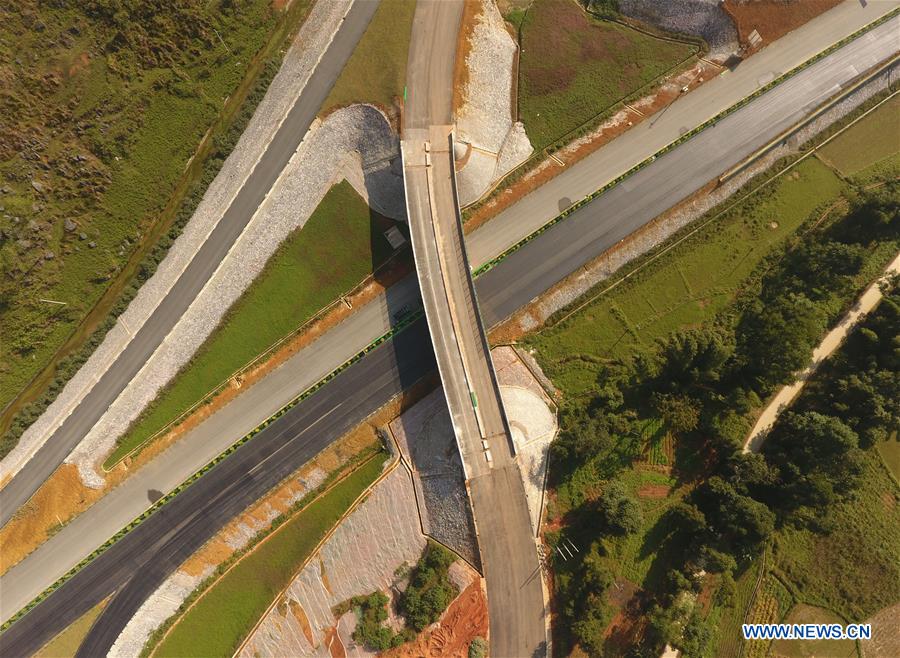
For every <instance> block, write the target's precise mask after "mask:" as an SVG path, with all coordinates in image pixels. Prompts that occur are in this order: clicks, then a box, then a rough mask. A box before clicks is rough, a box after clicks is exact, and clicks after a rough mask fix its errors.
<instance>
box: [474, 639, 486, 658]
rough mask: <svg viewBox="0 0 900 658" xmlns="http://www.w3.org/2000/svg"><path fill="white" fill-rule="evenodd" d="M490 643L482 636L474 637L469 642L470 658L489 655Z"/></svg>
mask: <svg viewBox="0 0 900 658" xmlns="http://www.w3.org/2000/svg"><path fill="white" fill-rule="evenodd" d="M487 650H488V643H487V640H485V639H484V638H483V637H481V636H476V637H474V638H472V641H471V642H470V643H469V658H485V656H487Z"/></svg>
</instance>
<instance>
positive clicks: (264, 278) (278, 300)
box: [104, 181, 396, 470]
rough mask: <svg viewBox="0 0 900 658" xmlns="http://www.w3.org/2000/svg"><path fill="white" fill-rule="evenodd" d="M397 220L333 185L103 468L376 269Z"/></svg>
mask: <svg viewBox="0 0 900 658" xmlns="http://www.w3.org/2000/svg"><path fill="white" fill-rule="evenodd" d="M395 224H396V223H395V222H393V221H392V220H389V219H387V218H384V217H381V216H380V215H378V214H377V213H375V212H374V211H371V210H370V209H369V207H368V205H367V204H366V202H365V201H364V200H363V199H362V198H361V197H360V196H359V195H358V194H357V193H356V191H355V190H354V189H353V187H352V186H351V185H350V183H348V182H346V181H342V182H341V183H338V184H337V185H335V186H334V187H332V188H331V189H330V190H329V191H328V192H327V193H326V194H325V196H324V198H323V199H322V201H321V203H320V204H319V206H318V207H317V208H316V210H315V211H314V212H313V213H312V215H311V216H310V218H309V220H308V221H307V222H306V223H305V224H304V225H303V226H301V227H299V228H297V229H295V230H294V231H293V232H292V233H291V234H290V235H289V236H288V237H287V238H286V239H285V241H284V242H282V244H281V245H280V246H279V247H278V249H277V250H276V252H275V253H274V254H273V255H272V257H271V258H270V259H269V262H268V263H267V264H266V266H265V269H264V270H263V272H262V273H261V274H260V275H259V276H258V277H257V278H256V279H255V280H254V281H253V283H252V284H251V285H250V287H249V288H248V289H247V290H246V291H245V292H244V293H243V294H242V295H241V297H240V298H239V299H238V300H237V301H236V302H235V303H234V304H233V306H232V307H231V309H230V310H229V311H228V313H227V314H226V315H225V317H224V318H223V319H222V321H221V322H220V323H219V326H218V327H217V328H216V329H215V330H214V331H213V333H212V334H210V336H209V338H207V339H206V341H205V342H204V343H203V345H202V346H201V347H200V348H199V349H198V350H197V353H196V354H195V355H194V356H193V357H192V358H191V360H190V361H189V362H188V363H187V364H186V365H185V366H184V367H183V368H182V369H181V370H180V371H179V372H178V374H177V375H175V377H174V378H173V379H172V380H171V381H170V383H169V384H168V385H167V386H166V387H165V388H164V389H163V390H162V391H160V393H159V394H158V395H157V396H156V399H155V400H154V401H153V402H152V403H151V404H150V405H149V406H148V408H147V409H145V410H144V411H143V413H142V414H141V415H140V416H139V417H138V419H137V420H136V421H135V422H134V423H133V424H132V426H131V427H130V428H129V429H128V431H127V432H126V433H125V434H124V435H123V436H122V437H121V438H120V439H119V441H118V442H117V445H116V448H115V449H114V450H113V452H112V453H111V454H110V455H109V457H107V459H106V461H105V462H104V468H105V469H107V470H108V469H110V468H112V467H113V466H114V465H115V464H117V463H118V462H119V461H121V460H122V459H124V458H125V457H126V456H128V455H131V454H133V453H134V451H135V450H137V449H139V448H141V447H143V446H145V445H147V443H148V442H149V441H151V440H152V439H154V438H156V437H158V436H160V435H161V433H162V432H164V431H165V430H166V429H167V428H170V427H172V426H173V424H174V423H175V422H177V421H178V420H179V419H182V418H184V417H185V414H186V413H187V412H189V411H191V410H193V409H196V408H197V407H198V406H199V405H200V404H202V402H203V401H204V400H209V399H210V397H211V396H212V395H213V394H215V393H216V392H218V391H220V390H221V389H222V388H224V387H225V386H227V385H228V383H229V382H230V381H232V378H233V377H234V376H235V373H238V372H240V371H244V370H245V367H246V366H247V365H248V364H253V363H257V359H258V357H259V355H260V354H262V353H265V352H267V350H268V349H269V348H270V347H271V346H272V345H273V344H277V343H279V342H280V341H282V340H284V339H285V337H289V336H292V335H294V334H296V332H297V331H298V328H302V327H303V326H306V325H307V324H308V322H309V321H310V320H311V319H312V318H315V317H318V316H320V314H321V312H322V311H323V310H324V309H326V308H329V307H330V306H331V305H333V304H335V303H337V302H339V300H340V299H341V297H342V296H343V295H344V294H346V293H348V292H349V291H351V290H353V289H354V288H356V287H358V286H359V285H360V282H362V281H365V280H366V279H367V278H368V277H371V276H372V274H373V272H375V271H376V270H377V269H378V268H379V267H380V266H381V265H382V264H383V263H384V262H385V261H386V260H387V258H388V257H389V256H390V255H391V247H390V245H389V243H388V242H387V239H386V238H385V237H384V235H383V232H384V230H385V229H387V228H388V227H389V226H394V225H395Z"/></svg>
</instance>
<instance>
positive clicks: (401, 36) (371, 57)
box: [322, 0, 416, 115]
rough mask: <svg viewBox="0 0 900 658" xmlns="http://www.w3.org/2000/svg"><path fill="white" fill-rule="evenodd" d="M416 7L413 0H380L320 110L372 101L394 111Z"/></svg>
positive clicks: (402, 81)
mask: <svg viewBox="0 0 900 658" xmlns="http://www.w3.org/2000/svg"><path fill="white" fill-rule="evenodd" d="M415 10H416V2H415V0H384V2H382V3H381V5H380V6H379V7H378V9H376V10H375V15H374V16H373V17H372V21H371V22H370V23H369V27H368V28H366V32H365V34H363V37H362V39H360V41H359V44H358V45H357V46H356V50H354V51H353V54H352V55H351V56H350V61H348V62H347V65H346V66H345V67H344V69H343V70H342V71H341V74H340V76H339V77H338V79H337V82H335V85H334V88H333V89H332V90H331V93H330V94H329V95H328V98H327V99H326V100H325V103H323V105H322V111H323V112H326V113H327V112H328V111H330V110H332V109H336V108H338V107H343V106H345V105H350V104H352V103H372V104H374V105H376V106H378V107H380V108H381V109H382V110H384V111H385V112H387V113H388V114H394V115H395V114H396V110H397V101H398V100H399V99H401V98H402V97H403V88H404V84H405V82H406V62H407V55H408V52H409V40H410V37H411V35H412V22H413V14H414V13H415Z"/></svg>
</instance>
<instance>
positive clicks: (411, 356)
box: [0, 320, 434, 657]
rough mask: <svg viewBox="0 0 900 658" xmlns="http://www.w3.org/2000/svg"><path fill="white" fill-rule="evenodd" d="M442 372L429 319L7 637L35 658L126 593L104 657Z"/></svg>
mask: <svg viewBox="0 0 900 658" xmlns="http://www.w3.org/2000/svg"><path fill="white" fill-rule="evenodd" d="M433 369H434V360H433V358H432V352H431V341H430V339H429V337H428V331H427V328H426V326H425V322H424V320H421V321H419V322H417V323H415V324H414V325H412V326H411V327H409V328H408V329H406V330H405V331H403V332H401V333H400V334H399V335H398V336H397V337H396V338H395V339H394V340H393V341H389V342H387V343H385V344H384V345H382V346H380V347H379V348H378V349H376V350H374V351H373V352H371V353H370V354H369V355H368V356H367V357H366V358H364V359H362V360H361V361H359V362H357V363H356V364H355V365H353V366H351V367H350V368H348V369H347V370H345V371H344V372H343V373H342V374H340V375H339V376H337V377H336V378H335V379H334V380H332V381H331V382H330V383H329V384H328V385H327V386H325V387H323V388H322V389H320V390H319V391H317V392H316V393H315V394H313V395H312V396H310V397H309V398H308V399H306V400H304V401H303V402H302V403H301V404H298V405H297V406H296V407H294V408H293V409H291V410H290V411H289V412H288V413H286V414H285V415H284V416H282V417H281V418H280V419H278V421H276V422H275V423H273V424H272V425H270V426H269V427H268V428H266V430H265V431H264V432H262V433H260V434H259V435H257V436H256V437H255V438H254V439H253V440H252V441H250V442H248V443H246V444H244V445H243V446H242V447H241V448H240V449H239V450H237V451H235V452H234V453H233V454H232V455H230V456H229V457H228V458H227V459H225V460H223V461H222V462H221V463H220V464H219V465H217V466H216V467H215V468H214V469H212V470H211V471H210V472H209V473H208V474H206V475H205V476H203V477H202V478H200V479H199V480H198V481H197V482H196V483H194V484H193V485H192V486H190V487H189V488H188V489H187V490H185V491H184V492H182V493H181V494H179V495H178V496H176V497H175V498H174V499H173V500H172V501H171V502H170V503H169V504H167V505H165V506H164V507H162V508H161V509H160V510H159V511H157V512H156V513H154V514H153V515H152V516H150V518H149V519H147V520H146V521H145V522H144V523H142V524H141V525H139V526H138V527H137V528H135V529H134V530H133V531H132V532H131V533H129V534H128V535H126V536H125V537H124V538H123V539H122V540H120V541H119V542H118V543H116V544H115V545H113V546H112V547H111V548H110V549H109V550H108V551H106V552H105V553H103V554H102V555H101V556H100V557H99V558H97V559H96V560H95V561H94V562H92V563H91V564H90V565H88V566H87V567H86V568H85V569H83V570H82V571H80V572H79V573H78V574H76V575H75V576H74V577H73V578H72V579H71V580H70V581H68V582H67V583H66V584H65V585H63V586H62V587H61V588H60V589H58V590H57V591H56V592H54V593H53V594H52V595H50V596H49V597H48V598H47V599H45V600H44V601H43V602H42V603H40V604H39V605H38V606H36V607H35V608H34V609H33V610H31V611H30V612H29V613H28V614H27V615H26V616H25V617H23V618H22V619H21V620H20V621H18V622H17V623H15V624H13V626H12V627H11V628H10V629H9V630H7V631H6V632H5V633H4V634H3V635H0V655H2V656H10V657H13V656H14V657H19V656H30V655H32V654H34V652H35V651H36V650H37V649H39V648H40V647H41V646H43V644H44V643H46V642H47V641H48V640H49V639H50V638H52V637H53V636H54V635H55V634H57V633H58V632H60V631H61V630H62V629H64V628H65V627H66V626H67V625H68V624H70V623H72V622H73V621H75V620H76V619H78V617H79V616H81V615H82V614H83V613H84V612H85V611H87V610H89V609H90V608H91V607H92V606H94V605H96V604H97V603H99V602H100V601H102V600H103V599H104V598H106V597H107V596H110V595H111V594H113V593H116V594H115V596H114V597H113V599H112V600H111V601H110V602H109V604H108V605H107V607H106V609H105V610H104V613H103V614H102V615H101V616H100V618H99V620H98V621H97V622H96V623H95V624H94V626H93V628H92V629H91V632H90V634H89V635H88V637H87V638H86V639H85V642H84V644H83V645H82V648H81V650H80V652H79V655H84V656H101V655H106V652H107V650H108V649H109V647H110V646H111V645H112V643H113V642H114V641H115V639H116V637H118V635H119V633H120V632H121V630H122V628H124V626H125V624H126V623H127V622H128V620H129V619H130V618H131V617H132V616H133V614H134V612H135V611H136V610H137V609H138V607H140V605H141V603H143V601H144V600H146V598H147V597H148V596H149V595H150V594H151V593H152V592H153V591H154V590H155V589H156V588H157V587H158V586H159V584H160V583H161V582H162V581H163V580H164V579H165V578H166V577H168V576H169V575H170V574H171V573H172V572H173V571H174V570H175V569H176V568H177V567H178V566H179V565H180V564H181V563H182V562H183V561H184V560H185V559H186V558H187V557H188V556H189V555H191V554H192V553H193V552H194V551H196V550H197V549H198V548H200V547H201V546H202V545H203V544H204V543H205V542H206V541H207V540H208V539H209V538H210V537H212V536H213V535H214V534H215V533H216V532H217V531H218V530H219V529H220V528H221V527H222V526H223V525H225V524H226V523H227V522H228V521H229V520H230V519H231V518H233V517H234V516H235V515H237V514H239V513H240V512H241V511H243V510H244V509H246V508H247V507H248V506H249V505H250V504H251V503H253V502H254V501H256V500H258V499H259V498H260V497H261V496H262V495H263V494H264V493H265V492H266V491H268V490H270V489H271V488H272V487H273V486H275V485H276V484H277V483H278V482H280V481H281V480H283V479H284V478H285V477H287V476H288V475H290V474H291V473H292V472H293V471H295V470H296V469H297V468H299V467H300V466H302V465H303V464H305V463H306V462H308V461H309V460H310V459H312V458H313V457H314V456H315V455H316V454H318V453H319V452H320V451H321V450H322V449H324V448H325V447H326V446H327V445H328V444H330V443H331V442H332V441H334V440H336V439H337V438H339V437H340V436H342V435H343V434H346V433H347V432H348V431H349V430H350V429H352V428H353V427H354V426H355V425H356V424H358V423H359V422H361V421H362V420H364V419H365V418H366V417H367V416H369V415H370V414H372V413H373V412H374V411H376V410H377V409H379V408H380V407H382V406H383V405H384V404H386V403H387V402H388V401H389V400H390V399H391V398H392V397H394V396H395V395H396V394H398V393H400V392H401V391H402V390H403V389H405V388H408V387H409V386H411V385H412V384H413V383H414V382H415V381H417V380H418V379H420V378H421V377H422V376H423V375H425V374H427V373H429V372H431V371H432V370H433Z"/></svg>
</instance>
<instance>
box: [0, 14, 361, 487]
mask: <svg viewBox="0 0 900 658" xmlns="http://www.w3.org/2000/svg"><path fill="white" fill-rule="evenodd" d="M351 4H352V0H331V1H329V2H318V3H316V5H315V7H314V8H313V10H312V12H311V13H310V15H309V16H308V17H307V19H306V21H305V22H304V24H303V26H302V27H301V29H300V30H299V32H298V34H297V38H296V39H295V40H294V43H293V44H292V45H291V47H290V49H289V50H288V52H287V53H286V54H285V56H284V60H283V61H282V64H281V68H280V69H279V71H278V73H277V74H276V76H275V78H274V79H273V81H272V84H271V85H270V86H269V89H268V91H267V92H266V95H265V97H264V98H263V100H262V101H261V102H260V104H259V105H258V106H257V109H256V112H255V113H254V115H253V118H252V119H251V120H250V123H249V124H248V126H247V128H246V130H245V131H244V133H243V134H242V135H241V138H240V139H239V140H238V143H237V145H236V147H235V149H234V151H232V153H231V155H230V156H229V157H228V159H227V160H226V161H225V163H224V165H223V166H222V169H221V170H220V171H219V174H218V176H216V178H215V180H214V181H213V182H212V184H211V185H210V186H209V188H208V189H207V191H206V194H205V195H204V196H203V200H202V201H201V202H200V205H199V206H198V207H197V210H196V212H195V213H194V215H193V217H192V218H191V220H190V221H189V222H188V224H187V226H186V227H185V228H184V231H183V232H182V234H181V236H180V237H179V238H178V240H176V241H175V244H174V245H172V248H171V249H170V250H169V253H168V254H167V256H166V258H165V259H164V260H163V262H162V263H161V264H160V266H159V268H158V269H157V271H156V273H155V274H154V275H153V277H151V279H150V280H149V281H147V282H146V283H145V284H144V285H143V286H142V287H141V289H140V291H139V292H138V294H137V296H136V297H135V299H134V300H133V301H132V302H131V304H129V306H128V308H127V309H126V310H125V312H124V313H123V314H122V315H121V316H120V318H119V323H118V324H117V325H116V326H115V327H114V328H113V329H112V330H111V331H110V332H109V333H108V334H107V335H106V337H105V339H104V341H103V343H101V345H100V346H99V347H98V348H97V350H96V351H95V352H94V353H93V354H92V355H91V357H90V358H89V359H88V361H87V362H86V363H85V364H84V366H82V368H81V369H80V370H79V371H78V373H76V375H75V376H74V377H73V378H72V379H71V380H70V381H69V383H68V384H67V385H66V386H65V388H64V389H63V390H62V391H61V392H60V394H59V396H58V397H57V398H56V400H55V401H54V402H53V404H51V405H50V406H49V407H48V408H47V410H46V411H45V412H44V413H43V414H42V415H41V416H40V418H38V419H37V420H36V421H35V422H34V423H33V424H32V425H31V427H29V428H28V430H26V431H25V432H24V433H23V434H22V437H21V438H20V440H19V443H18V445H17V446H16V447H15V448H14V449H13V450H12V451H11V452H10V453H9V454H8V455H7V456H6V457H5V458H4V459H3V460H2V462H0V480H3V479H4V478H6V477H7V476H12V475H15V474H16V473H17V472H18V471H19V469H21V468H22V466H23V465H24V464H25V462H27V461H28V460H29V459H30V458H31V457H32V455H34V453H35V452H37V451H38V450H39V449H40V447H41V446H42V445H43V444H44V442H45V441H46V440H47V439H48V438H49V437H50V435H51V434H52V433H53V432H54V431H55V430H56V428H57V427H59V425H60V424H61V423H62V422H63V420H65V418H66V416H68V414H69V413H70V412H71V410H72V409H73V408H74V407H75V406H77V405H78V404H79V403H80V402H81V400H82V399H83V398H84V396H85V395H86V394H87V393H88V391H90V389H91V388H92V387H93V385H94V383H95V382H96V380H97V379H98V378H99V377H100V375H102V374H103V373H104V372H105V371H106V370H107V369H108V368H109V367H110V365H112V363H113V362H114V361H115V359H116V357H117V356H118V355H119V353H120V352H121V351H122V350H123V349H124V348H125V345H127V343H128V340H129V339H130V336H129V333H128V331H126V330H125V329H124V328H123V325H124V326H125V327H127V328H128V330H129V331H130V332H131V333H134V332H137V330H138V329H139V328H140V327H141V326H142V325H143V324H144V322H145V321H146V320H147V318H148V317H149V316H150V315H151V313H153V311H154V310H155V309H156V307H157V306H158V305H159V303H160V302H161V301H162V299H163V298H164V297H165V295H166V293H168V291H169V289H170V288H171V287H172V286H173V285H174V284H175V281H177V279H178V277H179V276H180V275H181V273H182V272H183V271H184V269H185V268H186V267H187V265H188V263H189V262H190V260H191V258H193V256H194V254H195V253H196V252H197V250H198V249H199V248H200V246H201V245H202V244H203V242H204V241H205V240H206V237H207V236H208V235H209V233H210V232H211V231H212V230H213V228H215V226H216V224H217V223H218V221H219V219H220V218H221V217H222V215H223V213H224V212H225V210H226V209H227V207H228V205H229V204H230V203H231V200H232V199H233V197H234V195H235V194H237V191H238V190H239V189H240V187H241V185H242V184H243V182H244V181H245V180H246V179H247V177H249V175H250V173H251V172H252V170H253V167H254V166H255V164H256V162H257V161H258V160H259V157H260V156H261V155H262V153H263V152H264V151H265V148H266V146H267V145H268V143H269V141H270V140H271V139H272V137H273V135H274V134H275V132H276V131H277V130H278V127H279V125H280V123H281V121H282V119H283V117H284V116H285V115H286V114H287V111H288V109H289V108H290V107H291V105H292V104H293V102H294V100H295V99H296V98H297V96H298V95H299V94H300V93H301V92H302V90H303V87H304V86H305V85H306V81H307V80H308V79H309V76H310V75H311V74H312V72H313V70H314V68H315V65H316V63H317V62H318V59H319V57H320V55H321V53H324V52H325V49H326V48H327V46H328V44H329V43H330V42H331V39H332V38H333V36H334V34H335V33H336V32H337V29H338V27H339V26H340V24H341V20H342V18H343V16H344V15H345V14H346V12H347V10H348V9H349V7H350V5H351Z"/></svg>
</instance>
